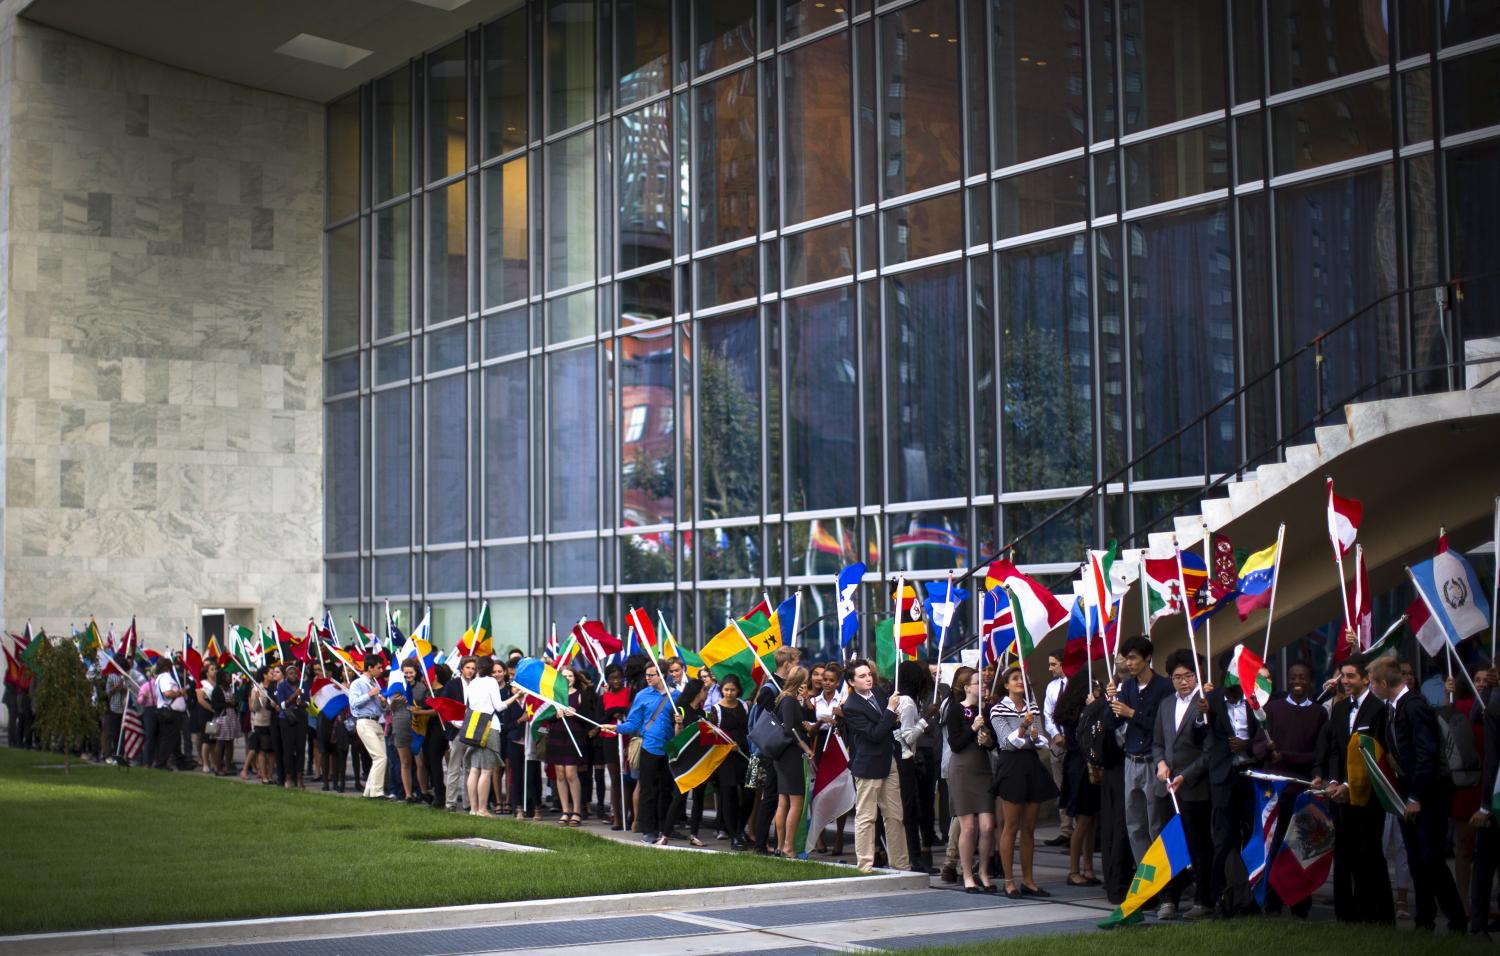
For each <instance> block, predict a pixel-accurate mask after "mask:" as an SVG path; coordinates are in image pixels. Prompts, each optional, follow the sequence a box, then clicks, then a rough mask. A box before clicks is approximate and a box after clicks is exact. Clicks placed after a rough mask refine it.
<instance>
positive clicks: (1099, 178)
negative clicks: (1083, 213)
mask: <svg viewBox="0 0 1500 956" xmlns="http://www.w3.org/2000/svg"><path fill="white" fill-rule="evenodd" d="M1093 163H1094V215H1096V216H1108V215H1109V214H1111V213H1116V212H1119V211H1120V158H1119V153H1118V152H1116V151H1115V150H1113V149H1109V150H1105V151H1104V152H1102V153H1095V154H1094V156H1093Z"/></svg>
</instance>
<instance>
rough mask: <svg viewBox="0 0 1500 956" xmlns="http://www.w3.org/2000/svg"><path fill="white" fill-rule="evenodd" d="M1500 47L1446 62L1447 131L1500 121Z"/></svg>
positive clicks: (1444, 112)
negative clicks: (1498, 79)
mask: <svg viewBox="0 0 1500 956" xmlns="http://www.w3.org/2000/svg"><path fill="white" fill-rule="evenodd" d="M1497 78H1500V49H1496V48H1494V47H1491V48H1490V49H1488V50H1482V51H1480V52H1479V53H1472V54H1470V55H1469V56H1465V57H1459V58H1458V59H1456V60H1448V61H1446V62H1444V63H1443V135H1445V136H1452V135H1453V134H1454V133H1463V132H1467V131H1468V130H1471V129H1480V128H1481V127H1485V126H1493V125H1495V124H1496V123H1500V89H1497V84H1496V79H1497Z"/></svg>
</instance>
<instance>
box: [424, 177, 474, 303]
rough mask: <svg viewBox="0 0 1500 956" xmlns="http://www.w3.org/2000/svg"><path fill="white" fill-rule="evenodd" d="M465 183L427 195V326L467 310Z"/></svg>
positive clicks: (467, 221) (467, 222)
mask: <svg viewBox="0 0 1500 956" xmlns="http://www.w3.org/2000/svg"><path fill="white" fill-rule="evenodd" d="M467 195H468V190H467V188H466V183H465V181H464V180H459V181H458V182H456V183H453V184H452V185H450V186H445V187H444V188H442V189H440V190H438V191H437V192H433V193H428V194H427V323H428V324H429V325H430V324H432V323H435V322H441V321H443V320H444V319H451V318H454V317H456V316H460V315H463V314H464V313H466V312H467V311H468V308H469V257H468V231H469V214H468V204H467V202H466V198H467Z"/></svg>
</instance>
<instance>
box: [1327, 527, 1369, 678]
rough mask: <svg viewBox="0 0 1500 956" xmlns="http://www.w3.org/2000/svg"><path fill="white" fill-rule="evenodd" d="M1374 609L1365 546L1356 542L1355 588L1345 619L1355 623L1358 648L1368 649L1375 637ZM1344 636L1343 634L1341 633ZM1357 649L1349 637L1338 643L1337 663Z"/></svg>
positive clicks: (1335, 656)
mask: <svg viewBox="0 0 1500 956" xmlns="http://www.w3.org/2000/svg"><path fill="white" fill-rule="evenodd" d="M1373 610H1374V596H1373V595H1372V594H1371V593H1370V569H1369V568H1368V567H1367V566H1366V565H1365V546H1364V545H1362V544H1356V545H1355V546H1354V588H1353V589H1352V590H1350V591H1349V606H1348V608H1347V612H1348V616H1347V617H1345V618H1344V620H1346V621H1349V622H1351V623H1352V624H1353V625H1354V639H1355V641H1356V642H1357V643H1358V644H1359V647H1358V650H1361V651H1363V650H1367V649H1368V648H1369V646H1370V641H1371V640H1372V639H1373V638H1374V629H1373V628H1372V626H1371V624H1372V621H1373V618H1372V613H1373ZM1340 636H1343V635H1340ZM1354 651H1355V648H1354V647H1351V646H1350V644H1349V641H1348V640H1347V639H1345V640H1343V641H1341V642H1340V643H1339V645H1338V653H1335V654H1334V661H1335V663H1337V662H1339V661H1342V660H1343V659H1344V658H1346V657H1348V656H1349V655H1350V654H1352V653H1353V652H1354Z"/></svg>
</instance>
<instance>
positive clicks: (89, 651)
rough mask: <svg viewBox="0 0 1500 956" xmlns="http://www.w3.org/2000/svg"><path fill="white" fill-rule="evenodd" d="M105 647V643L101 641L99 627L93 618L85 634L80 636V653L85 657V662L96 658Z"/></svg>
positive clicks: (90, 619)
mask: <svg viewBox="0 0 1500 956" xmlns="http://www.w3.org/2000/svg"><path fill="white" fill-rule="evenodd" d="M103 646H104V642H103V641H101V640H99V625H98V623H97V622H96V621H95V620H94V619H93V618H89V622H88V624H86V625H84V628H83V632H82V633H81V634H79V635H78V653H80V654H82V655H83V658H84V660H89V659H91V658H93V657H96V656H97V655H98V654H99V649H100V648H101V647H103Z"/></svg>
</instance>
